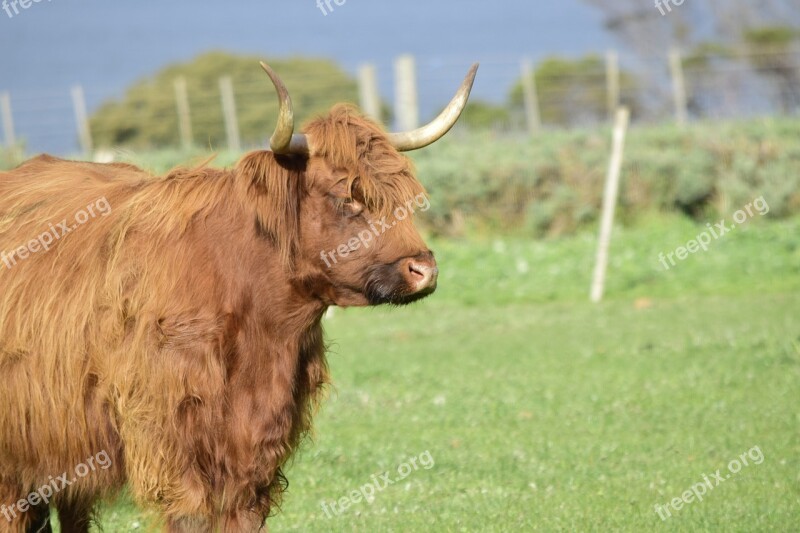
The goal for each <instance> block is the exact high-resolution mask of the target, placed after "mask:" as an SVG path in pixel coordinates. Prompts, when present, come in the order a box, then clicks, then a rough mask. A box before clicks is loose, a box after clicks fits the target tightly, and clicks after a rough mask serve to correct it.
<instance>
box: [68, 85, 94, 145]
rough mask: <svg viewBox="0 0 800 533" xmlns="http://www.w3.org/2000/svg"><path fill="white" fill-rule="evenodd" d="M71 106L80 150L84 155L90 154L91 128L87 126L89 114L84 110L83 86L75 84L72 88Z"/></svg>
mask: <svg viewBox="0 0 800 533" xmlns="http://www.w3.org/2000/svg"><path fill="white" fill-rule="evenodd" d="M72 107H73V108H74V109H75V122H76V123H77V127H78V140H79V141H80V144H81V150H82V151H83V153H84V154H85V155H87V156H88V155H91V153H92V150H93V146H92V130H91V128H90V127H89V116H88V114H87V112H86V96H85V95H84V93H83V87H81V86H80V85H76V86H74V87H73V88H72Z"/></svg>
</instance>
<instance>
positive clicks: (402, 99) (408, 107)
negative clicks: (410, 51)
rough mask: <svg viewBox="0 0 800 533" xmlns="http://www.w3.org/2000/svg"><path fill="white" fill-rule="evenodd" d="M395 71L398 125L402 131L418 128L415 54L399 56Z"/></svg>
mask: <svg viewBox="0 0 800 533" xmlns="http://www.w3.org/2000/svg"><path fill="white" fill-rule="evenodd" d="M394 71H395V92H396V94H395V115H396V117H397V127H398V129H399V130H400V131H410V130H414V129H417V128H418V127H419V103H418V99H417V74H416V66H415V61H414V56H411V55H403V56H400V57H398V58H397V59H396V60H395V63H394Z"/></svg>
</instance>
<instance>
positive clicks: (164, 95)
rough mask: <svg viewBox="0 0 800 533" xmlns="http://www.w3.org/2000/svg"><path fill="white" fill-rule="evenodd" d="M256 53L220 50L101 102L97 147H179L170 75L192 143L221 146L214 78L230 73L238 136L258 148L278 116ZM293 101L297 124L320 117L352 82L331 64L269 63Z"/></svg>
mask: <svg viewBox="0 0 800 533" xmlns="http://www.w3.org/2000/svg"><path fill="white" fill-rule="evenodd" d="M262 59H263V58H261V57H247V56H236V55H232V54H228V53H224V52H212V53H207V54H204V55H201V56H199V57H197V58H196V59H194V60H193V61H191V62H189V63H185V64H178V65H172V66H169V67H166V68H164V69H162V70H161V71H159V72H158V73H156V74H155V75H154V76H152V77H150V78H148V79H145V80H142V81H139V82H138V83H136V84H134V85H133V86H132V87H131V88H129V89H128V90H127V91H126V93H125V96H124V97H123V98H122V99H121V100H118V101H110V102H106V103H105V104H103V105H102V106H101V107H100V109H98V110H97V112H95V113H94V115H93V116H92V118H91V128H92V132H93V134H94V136H95V139H96V142H97V144H98V145H100V146H120V145H123V146H130V147H136V148H149V147H154V146H164V145H167V146H172V145H177V144H178V139H179V134H178V117H177V111H176V100H175V88H174V83H175V80H176V79H177V78H179V77H184V78H185V79H186V82H187V86H188V93H189V104H190V109H191V118H192V129H193V137H194V139H193V140H194V142H195V143H196V144H198V145H201V146H210V147H212V148H218V147H221V146H225V144H226V138H225V127H224V120H223V112H222V105H221V95H220V89H219V78H220V77H222V76H230V77H231V78H232V80H233V85H234V91H235V96H236V107H237V116H238V119H239V126H240V133H241V137H242V140H243V142H245V143H246V144H258V145H264V144H265V142H266V139H267V138H268V137H269V135H270V133H271V132H272V128H273V127H274V125H275V123H276V120H277V116H278V99H277V98H276V97H275V92H274V89H273V88H272V85H271V83H270V81H269V79H268V78H267V76H266V74H265V73H264V71H263V70H261V67H260V66H259V61H260V60H262ZM270 65H271V66H272V67H273V68H274V69H275V70H276V71H277V72H278V73H279V74H280V76H281V78H282V79H283V80H284V81H285V83H286V85H287V87H288V89H289V91H290V92H291V94H292V99H293V101H294V104H295V113H296V118H297V120H298V123H302V122H303V121H305V120H307V119H309V118H311V117H314V116H316V115H318V114H322V113H324V112H325V111H327V110H328V109H329V108H330V107H331V106H332V105H333V104H335V103H337V102H353V103H355V102H357V101H358V88H357V84H356V82H355V81H354V80H353V79H351V78H350V77H349V76H348V75H347V74H346V73H344V72H343V71H342V70H340V69H339V68H338V67H337V66H336V65H335V64H333V63H332V62H330V61H327V60H321V59H302V58H297V59H291V60H271V61H270Z"/></svg>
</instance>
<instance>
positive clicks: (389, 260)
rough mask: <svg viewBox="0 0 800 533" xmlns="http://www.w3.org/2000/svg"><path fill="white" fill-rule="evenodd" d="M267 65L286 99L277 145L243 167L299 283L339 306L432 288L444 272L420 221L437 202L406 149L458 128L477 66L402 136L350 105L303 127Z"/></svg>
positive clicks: (396, 299) (401, 299)
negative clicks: (439, 107) (425, 120)
mask: <svg viewBox="0 0 800 533" xmlns="http://www.w3.org/2000/svg"><path fill="white" fill-rule="evenodd" d="M262 66H263V68H264V70H265V71H266V72H267V74H268V75H269V77H270V79H271V80H272V82H273V84H274V85H275V89H276V91H277V93H278V96H279V99H280V117H279V123H278V126H277V128H276V131H275V133H274V134H273V136H272V138H271V139H270V147H271V152H258V153H255V154H250V155H248V156H246V157H245V159H244V160H243V161H242V162H241V163H240V165H239V169H240V173H241V172H243V173H245V174H247V175H248V176H259V179H258V180H256V181H254V183H260V186H261V187H263V189H264V191H263V194H264V200H265V201H266V203H267V204H268V210H269V211H270V213H269V214H266V215H265V216H263V217H262V220H261V224H262V226H263V227H264V230H265V232H266V234H267V235H270V236H272V238H273V240H277V241H278V245H279V247H280V248H281V251H282V253H283V256H284V260H285V263H286V264H287V265H288V267H289V268H291V269H292V271H293V274H294V275H293V279H294V280H296V281H295V282H296V283H299V284H301V285H305V286H307V287H309V290H311V291H312V292H313V294H314V295H315V296H316V297H318V298H320V299H321V300H322V301H323V302H324V303H326V304H328V305H339V306H364V305H378V304H387V303H388V304H395V305H403V304H407V303H411V302H414V301H416V300H419V299H421V298H424V297H425V296H428V295H429V294H431V293H432V292H433V291H434V290H435V289H436V282H437V277H438V273H439V271H438V268H437V265H436V260H435V259H434V256H433V253H432V252H431V251H430V250H429V249H428V247H427V246H426V244H425V242H424V241H423V239H422V237H421V236H420V234H419V233H418V231H417V230H416V228H415V227H414V224H413V216H414V214H415V212H418V211H424V210H426V209H428V208H429V207H430V203H429V201H428V198H427V196H426V193H425V189H424V187H423V186H422V185H421V184H420V183H419V181H417V179H416V177H415V176H414V169H413V168H412V165H411V162H410V161H409V159H408V158H407V157H405V156H404V155H402V153H401V152H405V151H410V150H415V149H418V148H422V147H425V146H428V145H429V144H432V143H433V142H435V141H436V140H438V139H439V138H441V137H442V136H444V135H445V134H446V133H447V132H448V131H449V130H450V128H452V126H453V125H454V124H455V122H456V121H457V120H458V118H459V116H460V115H461V112H462V111H463V110H464V107H465V106H466V103H467V100H468V98H469V93H470V91H471V89H472V84H473V82H474V79H475V74H476V72H477V65H475V66H473V67H472V69H471V70H470V72H469V74H468V76H467V78H466V79H465V80H464V83H463V85H462V86H461V88H460V90H459V91H458V94H457V95H456V96H455V98H454V99H453V101H452V102H451V103H450V105H449V106H448V107H447V108H446V109H445V110H444V111H443V112H442V113H441V114H440V115H439V117H437V118H436V119H435V120H434V121H433V122H431V123H430V124H428V125H427V126H425V127H423V128H420V129H418V130H415V131H412V132H406V133H394V134H387V133H385V132H384V131H383V130H382V129H381V128H380V127H379V126H378V125H377V124H375V123H374V122H372V121H370V120H368V119H366V118H365V117H363V116H362V115H361V114H359V113H358V111H357V110H355V109H354V108H352V107H350V106H345V105H337V106H335V107H334V108H333V109H332V110H331V112H330V113H329V114H328V115H327V116H324V117H321V118H318V119H316V120H314V121H312V122H311V123H310V124H308V125H307V126H306V127H305V128H304V129H303V132H302V133H300V134H295V133H294V118H293V109H292V102H291V98H290V97H289V93H288V91H287V90H286V87H285V86H284V84H283V82H282V81H281V80H280V78H279V77H278V76H277V75H276V74H275V73H274V72H273V71H272V69H270V67H268V66H267V65H265V64H263V63H262ZM270 174H272V175H270Z"/></svg>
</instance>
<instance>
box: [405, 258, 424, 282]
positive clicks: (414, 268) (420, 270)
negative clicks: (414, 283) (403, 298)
mask: <svg viewBox="0 0 800 533" xmlns="http://www.w3.org/2000/svg"><path fill="white" fill-rule="evenodd" d="M425 270H426V268H425V267H423V266H422V265H418V264H416V263H414V261H409V263H408V271H409V272H411V274H413V275H415V276H419V277H421V278H424V277H425Z"/></svg>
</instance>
